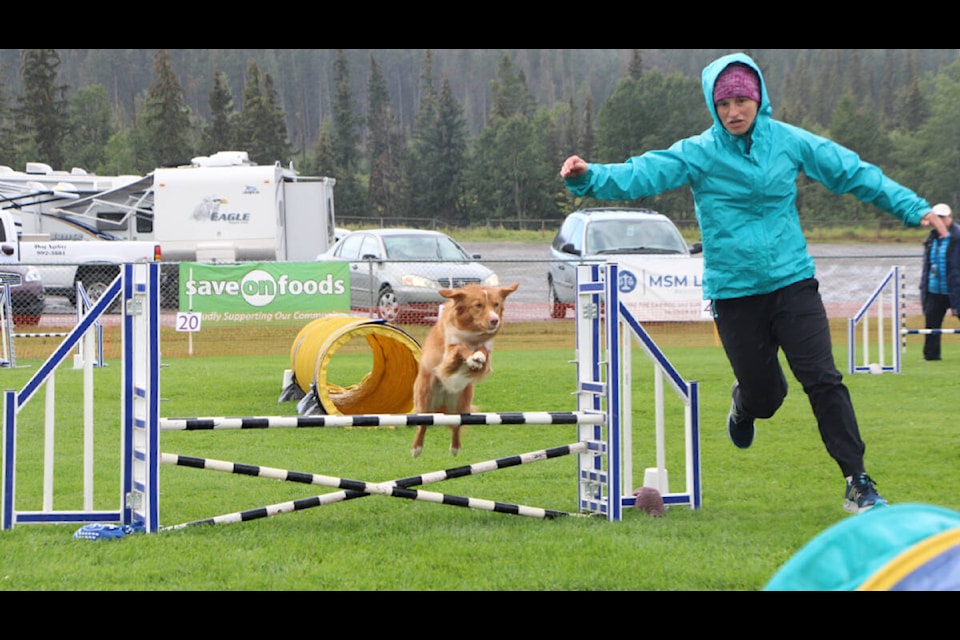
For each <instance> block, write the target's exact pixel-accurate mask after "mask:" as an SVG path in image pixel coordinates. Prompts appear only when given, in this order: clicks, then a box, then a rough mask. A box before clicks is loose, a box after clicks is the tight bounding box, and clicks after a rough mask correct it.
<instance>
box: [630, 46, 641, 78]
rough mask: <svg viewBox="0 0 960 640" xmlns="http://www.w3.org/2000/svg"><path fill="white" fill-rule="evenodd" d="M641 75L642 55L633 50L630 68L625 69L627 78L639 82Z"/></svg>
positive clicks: (638, 50)
mask: <svg viewBox="0 0 960 640" xmlns="http://www.w3.org/2000/svg"><path fill="white" fill-rule="evenodd" d="M642 75H643V54H642V53H641V52H640V49H633V51H632V53H631V56H630V67H629V69H627V77H629V78H633V79H634V80H639V79H640V77H641V76H642Z"/></svg>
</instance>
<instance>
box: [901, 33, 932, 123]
mask: <svg viewBox="0 0 960 640" xmlns="http://www.w3.org/2000/svg"><path fill="white" fill-rule="evenodd" d="M906 64H907V78H909V81H908V82H907V84H906V85H905V86H903V87H901V88H900V90H899V91H897V97H898V101H897V104H898V105H900V108H899V109H898V110H897V123H898V124H899V125H900V126H901V127H904V128H905V129H906V130H907V131H909V132H916V131H917V130H918V129H919V128H920V126H921V125H922V124H923V122H924V121H925V120H926V119H927V105H926V103H925V101H924V97H923V91H922V89H921V85H920V58H919V55H918V54H917V52H916V50H911V51H909V52H908V53H907V62H906Z"/></svg>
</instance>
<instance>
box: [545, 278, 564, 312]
mask: <svg viewBox="0 0 960 640" xmlns="http://www.w3.org/2000/svg"><path fill="white" fill-rule="evenodd" d="M547 285H548V288H549V289H550V317H551V318H553V319H555V320H559V319H561V318H566V317H567V305H565V304H564V303H562V302H560V299H559V298H558V297H557V290H556V289H555V288H554V286H553V280H549V282H548V283H547Z"/></svg>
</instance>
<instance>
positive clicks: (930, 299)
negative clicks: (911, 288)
mask: <svg viewBox="0 0 960 640" xmlns="http://www.w3.org/2000/svg"><path fill="white" fill-rule="evenodd" d="M949 310H950V296H945V295H942V294H939V293H929V292H928V293H927V295H926V296H924V300H923V315H924V319H925V320H926V325H927V326H926V328H927V329H942V328H943V317H944V316H945V315H947V311H949ZM923 359H924V360H939V359H940V334H939V333H928V334H926V335H925V336H923Z"/></svg>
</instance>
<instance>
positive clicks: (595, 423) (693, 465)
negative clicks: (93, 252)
mask: <svg viewBox="0 0 960 640" xmlns="http://www.w3.org/2000/svg"><path fill="white" fill-rule="evenodd" d="M158 274H159V269H158V268H157V266H156V265H125V267H124V269H123V270H122V272H121V274H120V275H119V276H118V278H117V280H115V281H114V283H113V284H112V285H111V287H110V288H109V289H108V291H107V293H106V294H105V295H104V296H102V297H101V298H100V299H99V300H98V301H97V303H96V304H95V305H94V307H93V309H91V310H90V312H89V314H87V315H86V316H85V317H84V318H83V319H82V320H81V322H79V323H78V325H77V326H76V327H75V328H74V330H73V331H71V332H70V334H69V335H68V337H67V338H66V339H65V340H64V342H63V344H62V345H61V346H60V347H59V348H58V349H57V351H56V352H55V353H54V354H53V355H52V356H51V358H50V359H49V360H48V361H47V362H46V363H45V364H44V365H43V366H42V367H41V370H40V371H38V372H37V375H35V376H34V377H33V378H32V379H31V381H30V382H28V383H27V385H26V386H25V387H24V389H23V390H21V391H20V392H19V393H17V392H15V391H7V392H6V394H5V399H6V404H5V411H4V424H3V444H4V450H3V485H2V489H3V494H2V500H0V503H2V528H3V529H9V528H12V527H13V526H14V525H15V524H22V523H84V522H88V523H93V522H107V523H119V524H124V525H129V524H133V523H136V524H138V525H140V526H142V527H143V529H142V530H144V531H147V532H154V531H161V530H165V529H167V528H169V527H161V526H160V522H159V495H160V493H159V468H160V466H161V465H163V464H167V465H170V464H174V465H179V466H191V467H195V468H204V469H211V470H219V471H227V470H229V472H231V473H241V474H243V475H257V476H264V477H279V476H281V475H282V476H283V479H284V480H289V481H294V482H309V483H311V484H324V485H325V486H337V487H342V488H341V491H340V492H339V493H332V494H324V495H323V496H316V497H315V498H308V499H304V500H296V501H292V502H290V503H283V504H281V505H271V506H267V507H261V508H258V509H252V510H248V511H245V512H238V513H236V514H228V515H226V516H218V517H216V518H208V519H204V520H202V521H198V523H199V522H202V523H218V522H234V521H245V520H249V519H253V518H255V517H264V516H265V515H274V514H276V513H283V512H289V511H292V510H299V509H302V508H307V507H308V506H320V505H322V504H330V503H331V502H334V501H337V500H343V499H350V498H354V497H360V496H366V495H371V494H380V495H389V496H391V497H402V498H407V499H413V500H422V501H429V502H437V503H440V504H453V505H455V506H464V507H469V508H476V509H484V510H491V511H497V512H503V513H513V514H516V515H526V516H532V517H540V518H552V517H556V516H558V515H584V513H581V514H567V513H566V512H562V511H554V510H546V509H538V508H536V507H527V506H525V505H512V504H509V503H500V502H496V501H490V500H480V499H476V498H469V497H463V496H451V495H449V494H442V493H437V492H426V491H423V490H415V489H411V488H410V487H413V486H417V485H419V484H426V483H427V482H428V481H429V482H436V481H439V480H442V479H446V478H451V477H457V474H460V475H463V474H465V473H467V471H466V470H468V469H469V470H470V471H469V473H478V472H481V471H486V470H494V469H499V468H504V467H506V466H511V465H512V464H523V463H526V462H528V461H535V460H541V459H550V458H553V457H558V456H559V455H569V454H573V453H575V454H576V455H577V456H578V458H579V461H580V462H579V469H578V506H579V508H580V511H581V512H585V514H586V515H591V514H593V515H596V514H599V515H603V516H605V517H606V518H607V519H608V520H620V519H622V508H623V507H625V506H633V504H634V501H635V497H634V496H633V495H632V494H628V493H627V491H626V490H625V488H624V487H625V486H626V485H625V483H626V481H627V480H629V479H630V477H631V474H632V471H631V470H630V465H629V461H627V462H626V463H625V462H624V459H625V458H626V459H627V460H628V459H629V458H630V456H629V455H628V456H623V455H622V451H621V449H622V448H624V447H625V445H626V446H627V447H628V446H629V441H630V436H629V434H627V435H626V437H621V430H622V429H623V427H624V425H626V428H627V431H629V424H630V416H629V413H628V414H627V415H625V416H622V415H621V410H622V406H621V401H620V394H621V387H622V382H623V381H622V378H621V373H622V371H623V370H624V369H625V370H627V371H629V359H630V358H629V355H630V352H629V346H630V338H631V336H632V337H633V338H635V339H636V341H637V342H638V343H639V344H640V345H641V346H642V347H643V349H644V350H645V351H646V353H647V355H648V356H650V359H651V361H652V362H653V363H654V365H655V370H656V371H657V375H658V380H659V379H660V378H661V377H666V379H667V380H668V381H669V382H670V384H671V385H672V386H673V388H674V390H675V391H676V392H677V394H678V396H680V397H681V399H682V400H683V401H684V405H685V409H684V412H685V422H686V427H685V433H684V436H685V440H686V445H687V447H686V448H687V456H686V465H685V467H686V474H685V475H686V482H685V485H686V486H685V489H684V491H681V492H676V493H666V494H664V496H663V498H664V502H665V503H666V504H677V505H679V504H685V505H689V506H690V508H692V509H698V508H699V507H700V504H701V501H700V468H699V408H698V407H699V402H698V389H697V384H696V383H695V382H687V381H684V380H683V379H682V378H681V377H680V376H679V374H678V373H677V372H676V370H675V369H673V367H672V366H671V365H670V363H669V361H667V359H666V358H665V357H664V356H663V354H662V353H661V352H660V351H659V349H658V348H657V347H656V345H655V344H654V343H653V341H652V340H651V339H650V338H649V336H648V335H647V334H646V332H645V331H644V330H643V328H642V327H641V326H640V324H639V323H638V322H636V321H635V320H633V318H632V316H630V314H629V312H628V311H627V310H626V309H625V307H623V306H622V305H620V304H619V302H618V297H617V292H616V283H617V281H618V279H617V265H616V264H607V265H605V266H603V265H584V266H580V267H578V291H579V296H580V301H579V303H578V314H577V359H576V361H575V362H576V364H577V391H576V393H577V404H578V410H577V411H575V412H549V411H536V412H503V413H491V414H461V415H459V416H456V415H455V416H448V415H443V414H428V415H421V416H418V415H416V414H404V415H395V414H380V415H354V416H323V417H322V420H321V419H318V418H321V417H319V416H311V417H299V418H290V419H287V418H282V417H250V418H227V417H223V418H187V419H165V418H161V417H160V416H159V369H160V350H159V299H160V296H159V276H158ZM119 296H122V303H123V320H122V323H123V336H124V341H123V342H124V347H123V350H122V360H123V372H122V381H123V391H122V393H121V422H122V427H121V429H122V435H121V440H122V442H121V451H122V453H121V467H122V468H121V482H120V485H121V490H120V498H121V499H120V505H119V507H118V508H117V509H116V510H101V511H96V510H92V509H84V510H77V511H62V510H60V511H58V510H53V509H48V508H46V506H45V508H44V509H43V510H42V511H21V510H18V509H17V508H16V506H15V505H16V501H15V482H14V479H15V477H16V416H17V413H18V411H19V409H20V408H21V407H22V406H23V404H24V403H26V402H27V401H28V400H29V399H30V397H31V396H32V395H33V393H34V392H35V391H36V389H37V387H38V386H39V385H40V384H41V383H43V382H44V381H45V380H46V378H47V377H48V376H49V375H50V374H51V373H52V372H53V370H54V369H55V367H56V366H57V365H58V364H59V362H60V361H62V360H63V359H64V357H65V356H66V354H67V352H68V351H69V350H70V349H71V348H72V347H73V346H74V345H75V344H76V343H77V341H78V340H79V339H80V338H81V337H82V336H83V335H84V334H85V332H86V331H88V330H89V329H90V327H91V325H92V323H93V322H94V321H95V320H96V318H98V317H99V316H100V315H101V314H102V313H103V312H104V311H105V310H106V309H107V308H108V307H109V306H110V305H111V304H112V303H113V302H114V301H115V299H116V298H117V297H119ZM605 309H619V310H620V311H619V313H618V314H613V315H612V316H611V318H610V320H609V321H606V322H604V319H603V316H604V315H605V314H604V313H603V310H605ZM621 330H622V334H621ZM624 343H626V344H624ZM622 360H625V361H626V362H627V365H626V366H625V367H623V368H621V364H620V363H621V361H622ZM660 391H661V390H660V387H659V385H658V393H660ZM627 404H629V403H627ZM660 413H662V411H658V425H657V428H658V432H659V431H660V430H661V428H662V424H661V416H660V415H659V414H660ZM382 420H386V421H388V422H389V423H390V424H394V425H396V424H417V421H421V420H430V421H432V422H431V423H432V424H441V425H442V424H449V423H450V422H451V421H459V423H461V424H524V423H525V424H576V425H577V427H578V437H579V441H578V442H577V443H574V444H571V445H564V446H563V447H555V448H553V449H547V450H543V451H540V452H532V453H530V454H523V455H521V456H509V457H507V458H502V459H499V460H495V461H489V462H487V463H477V464H476V465H469V466H467V467H458V468H455V469H448V470H446V471H441V472H433V473H431V474H426V475H423V476H416V477H415V478H406V479H401V480H395V481H389V482H378V483H369V482H365V481H360V480H349V479H344V478H333V477H331V476H322V475H319V474H306V473H304V472H290V471H285V470H277V469H273V468H269V467H260V466H257V465H246V464H237V463H228V462H223V461H212V460H207V459H204V458H198V457H191V456H177V455H172V454H164V453H161V452H160V448H159V436H160V432H161V431H163V430H171V429H185V430H190V429H211V428H213V429H216V428H241V429H242V428H272V427H280V426H284V427H297V426H301V427H302V426H347V425H352V426H357V425H367V426H372V425H373V423H376V424H377V425H379V424H383V423H382V422H381V421H382ZM661 438H662V433H658V434H657V440H658V442H657V444H658V449H659V447H660V445H661ZM626 450H627V451H630V449H629V448H627V449H626ZM662 458H663V455H662V451H659V450H658V455H657V461H658V467H661V466H662ZM254 470H255V471H254ZM648 471H650V470H649V469H648ZM654 471H656V472H657V473H655V476H654V477H655V478H656V477H665V468H664V469H662V470H661V469H656V470H654ZM661 471H662V473H660V472H661ZM191 524H194V523H185V524H184V525H176V527H183V526H189V525H191Z"/></svg>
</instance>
